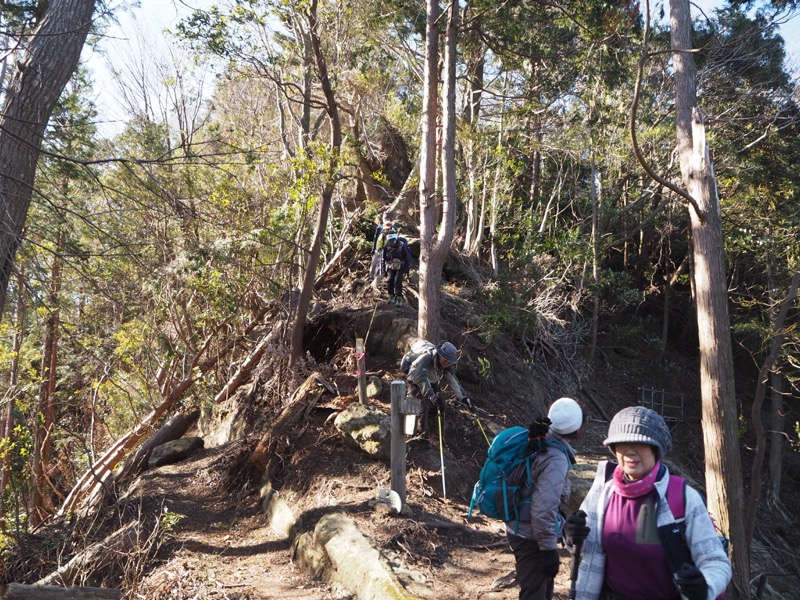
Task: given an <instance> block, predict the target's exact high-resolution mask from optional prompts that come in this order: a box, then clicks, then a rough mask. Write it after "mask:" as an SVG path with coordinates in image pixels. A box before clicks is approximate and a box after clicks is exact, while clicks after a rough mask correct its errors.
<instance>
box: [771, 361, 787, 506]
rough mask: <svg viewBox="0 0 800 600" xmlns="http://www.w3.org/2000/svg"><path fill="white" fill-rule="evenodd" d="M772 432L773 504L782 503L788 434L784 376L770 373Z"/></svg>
mask: <svg viewBox="0 0 800 600" xmlns="http://www.w3.org/2000/svg"><path fill="white" fill-rule="evenodd" d="M770 384H771V385H770V433H769V485H768V487H767V502H768V503H769V504H770V505H771V506H779V505H780V503H781V480H782V478H783V446H784V444H786V436H785V435H784V433H783V428H784V427H785V419H784V416H783V414H784V413H783V376H782V375H781V374H780V373H776V372H774V371H773V372H772V373H770Z"/></svg>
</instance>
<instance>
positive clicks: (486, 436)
mask: <svg viewBox="0 0 800 600" xmlns="http://www.w3.org/2000/svg"><path fill="white" fill-rule="evenodd" d="M475 421H476V422H477V423H478V427H480V428H481V433H482V434H483V439H485V440H486V445H487V446H491V445H492V442H490V441H489V436H488V435H486V431H484V429H483V425H481V420H480V418H479V417H478V416H477V415H476V416H475Z"/></svg>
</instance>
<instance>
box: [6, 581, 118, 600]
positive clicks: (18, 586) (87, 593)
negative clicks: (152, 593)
mask: <svg viewBox="0 0 800 600" xmlns="http://www.w3.org/2000/svg"><path fill="white" fill-rule="evenodd" d="M0 598H1V599H2V600H119V599H120V598H122V591H120V590H112V589H111V588H94V587H66V588H65V587H58V586H54V585H24V584H22V583H9V584H8V585H7V586H0Z"/></svg>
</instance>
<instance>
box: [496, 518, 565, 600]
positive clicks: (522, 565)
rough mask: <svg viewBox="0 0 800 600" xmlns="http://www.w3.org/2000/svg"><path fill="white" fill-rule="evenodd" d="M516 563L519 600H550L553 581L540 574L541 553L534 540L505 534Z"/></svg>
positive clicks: (541, 564)
mask: <svg viewBox="0 0 800 600" xmlns="http://www.w3.org/2000/svg"><path fill="white" fill-rule="evenodd" d="M506 537H507V538H508V544H509V545H510V546H511V550H512V551H513V552H514V560H515V561H516V563H517V583H519V600H552V598H553V587H554V584H555V580H554V579H551V578H550V577H547V576H546V575H545V574H544V573H542V567H543V560H542V551H541V550H540V549H539V544H537V543H536V540H529V539H528V538H522V537H519V536H516V535H512V534H510V533H506Z"/></svg>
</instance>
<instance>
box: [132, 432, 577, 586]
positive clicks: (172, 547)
mask: <svg viewBox="0 0 800 600" xmlns="http://www.w3.org/2000/svg"><path fill="white" fill-rule="evenodd" d="M243 447H244V446H243V445H242V444H241V443H236V442H233V443H230V444H226V445H223V446H220V447H217V448H208V449H204V450H201V451H200V452H199V453H197V454H196V455H195V456H193V457H192V458H190V459H188V460H186V461H183V462H181V463H178V464H174V465H168V466H164V467H159V468H158V469H155V470H153V471H148V472H145V473H144V474H143V475H142V476H141V477H139V479H138V480H137V481H136V482H135V483H134V484H133V486H132V489H131V491H130V492H129V498H132V499H134V500H138V501H140V502H141V505H142V510H143V511H145V512H148V513H151V514H153V513H154V514H159V513H160V514H161V515H162V521H163V520H164V519H166V520H168V521H169V522H171V523H174V526H173V528H172V531H171V533H170V535H169V536H168V537H167V538H166V539H165V541H164V543H163V544H162V545H161V547H160V548H159V551H158V553H157V556H156V559H155V561H151V562H150V563H149V564H148V568H147V572H146V574H145V575H144V576H143V580H142V582H141V586H140V590H141V591H140V594H141V595H140V596H139V597H141V598H147V599H148V600H187V599H208V600H223V599H224V600H262V599H264V600H266V599H282V600H301V599H314V600H343V599H347V598H354V597H355V596H353V595H351V594H349V593H347V592H344V591H342V590H337V589H333V588H331V587H329V586H327V585H325V584H324V583H322V582H319V581H314V580H313V579H312V578H311V577H310V575H309V574H308V573H306V572H305V571H303V570H302V569H300V568H299V567H298V566H297V565H296V564H295V563H294V560H293V553H292V548H291V542H290V541H289V540H288V539H287V538H285V537H282V536H280V535H278V534H276V533H275V532H273V531H272V530H271V528H270V527H269V524H268V519H267V517H266V515H265V513H264V510H263V508H262V506H261V502H260V499H259V496H258V494H257V493H256V491H255V490H252V489H249V488H247V487H243V485H242V484H243V481H241V482H240V481H238V480H237V476H236V475H232V474H233V473H235V472H236V471H237V464H238V463H239V457H238V456H237V455H240V454H241V448H243ZM429 504H431V505H432V506H430V509H431V511H432V512H433V511H442V513H441V514H442V516H443V517H444V518H445V519H447V520H448V522H450V523H456V525H455V526H454V527H445V528H443V529H438V528H436V527H434V529H435V531H433V530H431V529H430V528H426V527H422V526H420V524H419V523H416V522H415V521H414V519H410V520H407V519H403V518H399V519H398V518H391V519H390V520H389V521H388V522H389V523H391V524H392V526H394V527H401V528H402V531H403V532H404V533H403V534H402V535H401V534H395V535H394V536H392V539H394V538H397V542H396V543H394V544H393V545H392V546H391V551H389V552H387V555H389V556H390V557H395V556H400V557H401V558H402V556H404V555H405V556H409V555H413V556H415V557H418V558H419V563H418V564H416V565H413V566H411V567H410V568H411V569H412V570H415V571H419V572H421V573H422V574H423V576H424V578H425V579H426V584H427V586H428V588H429V589H430V592H431V593H430V594H425V596H426V597H430V598H436V600H451V599H452V600H457V599H458V600H460V599H462V598H463V599H486V600H516V599H517V598H518V594H519V591H518V588H517V587H516V586H515V585H514V584H513V579H512V578H511V577H509V574H510V572H512V571H513V569H514V558H513V555H512V554H511V552H510V551H509V549H508V545H507V543H505V541H504V539H503V536H502V534H501V532H502V524H501V523H499V522H487V521H486V520H485V519H479V520H478V521H479V522H477V523H471V524H467V525H461V524H459V522H458V521H457V519H460V520H461V522H463V515H464V514H465V513H466V510H467V507H464V506H462V505H460V504H459V503H456V502H451V501H446V502H441V501H440V500H439V499H436V498H431V499H429ZM351 516H354V517H356V520H357V521H362V522H363V521H368V520H372V522H373V526H374V525H375V523H376V522H377V523H378V526H380V520H379V519H376V518H374V516H373V515H372V514H364V515H360V516H356V515H352V514H351ZM473 528H474V529H475V534H474V535H473V534H472V533H471V531H472V529H473ZM487 531H488V533H487ZM363 533H365V534H367V535H370V532H366V531H364V532H363ZM373 533H374V532H373ZM390 534H391V532H386V536H388V535H390ZM487 536H489V537H487ZM370 537H371V538H372V537H374V536H371V535H370ZM384 537H385V536H384ZM487 539H492V540H493V541H491V542H489V543H486V540H487ZM373 541H374V540H373ZM374 545H375V544H374ZM426 553H428V554H429V556H426ZM561 554H562V563H561V571H560V573H559V577H558V579H557V581H556V594H555V596H554V597H555V598H556V599H564V600H566V599H567V597H568V591H569V571H570V566H571V561H570V559H569V557H568V555H567V554H566V553H565V552H563V551H562V553H561ZM437 556H439V557H442V556H444V558H440V559H439V560H437V558H436V557H437ZM426 567H427V568H426ZM504 577H505V578H506V579H509V580H511V581H509V582H507V583H506V584H505V585H503V584H502V579H503V578H504ZM512 577H513V576H512Z"/></svg>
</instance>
